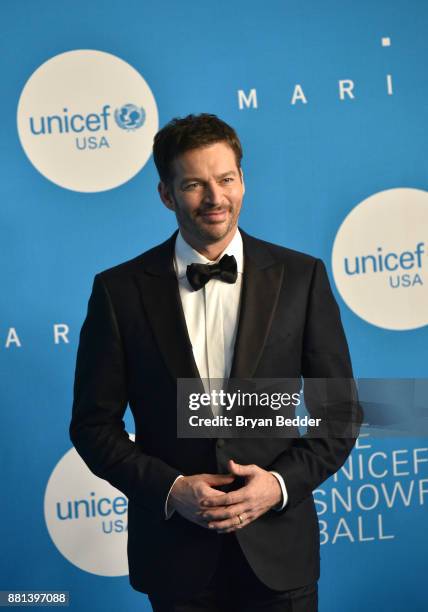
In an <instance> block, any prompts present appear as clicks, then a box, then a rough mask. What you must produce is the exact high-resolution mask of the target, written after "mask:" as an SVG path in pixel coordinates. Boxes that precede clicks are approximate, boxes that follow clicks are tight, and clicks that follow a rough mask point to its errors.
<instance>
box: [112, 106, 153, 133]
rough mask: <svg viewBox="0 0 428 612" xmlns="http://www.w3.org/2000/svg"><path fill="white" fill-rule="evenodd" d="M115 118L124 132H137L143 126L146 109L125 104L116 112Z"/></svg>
mask: <svg viewBox="0 0 428 612" xmlns="http://www.w3.org/2000/svg"><path fill="white" fill-rule="evenodd" d="M114 118H115V121H116V123H117V125H118V126H119V127H120V128H122V129H123V130H136V129H138V128H140V127H141V126H142V125H143V123H144V121H145V119H146V113H145V112H144V108H141V107H139V106H135V104H124V105H123V106H121V107H120V108H118V109H117V110H115V112H114Z"/></svg>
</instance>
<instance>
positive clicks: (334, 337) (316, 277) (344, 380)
mask: <svg viewBox="0 0 428 612" xmlns="http://www.w3.org/2000/svg"><path fill="white" fill-rule="evenodd" d="M302 376H303V378H304V380H305V379H308V380H307V382H305V387H306V386H307V383H308V385H309V386H310V385H311V384H312V385H313V386H315V387H316V385H317V381H311V379H321V378H322V379H330V378H331V379H340V380H338V381H337V385H336V386H335V385H334V381H331V382H330V386H331V387H334V388H335V389H336V395H338V392H337V389H338V388H339V387H341V391H340V395H341V397H342V398H344V399H343V402H342V405H341V406H336V410H337V412H336V413H338V414H339V419H340V420H341V421H342V423H343V424H344V427H346V430H345V431H346V432H352V433H351V434H349V435H352V437H345V436H343V437H334V435H328V432H325V433H326V435H325V437H322V438H316V437H308V436H307V435H305V436H302V437H301V438H297V439H296V440H294V441H293V445H292V446H291V448H290V450H288V451H286V452H284V453H282V454H281V455H279V457H278V458H277V459H276V460H275V461H274V462H273V464H272V465H270V466H269V469H270V470H275V471H277V472H279V473H280V474H281V475H282V477H283V478H284V481H285V484H286V487H287V492H288V503H287V506H286V508H285V509H284V511H286V510H287V507H293V506H296V505H297V504H299V503H300V502H301V501H303V500H304V499H305V498H306V497H308V496H309V495H311V493H312V491H313V490H314V489H316V488H317V487H318V486H319V485H320V484H321V483H322V482H323V481H324V480H326V479H327V478H328V477H329V476H331V475H332V474H334V473H335V472H337V470H338V469H339V468H340V467H341V466H342V465H343V464H344V463H345V461H346V459H347V457H348V455H349V454H350V452H351V450H352V448H353V446H354V444H355V440H356V437H357V435H358V429H359V425H360V424H361V421H362V411H361V407H360V406H359V404H358V401H356V395H355V386H354V383H353V379H352V376H353V374H352V366H351V359H350V356H349V351H348V345H347V342H346V338H345V333H344V331H343V327H342V323H341V319H340V313H339V308H338V306H337V303H336V300H335V299H334V296H333V293H332V291H331V288H330V284H329V281H328V276H327V272H326V269H325V266H324V264H323V263H322V261H320V260H317V262H316V264H315V268H314V272H313V277H312V282H311V289H310V295H309V302H308V307H307V313H306V324H305V331H304V339H303V352H302ZM344 388H345V389H347V391H345V394H344V393H343V389H344ZM308 409H309V411H311V407H310V406H308ZM316 416H320V414H317V415H316ZM345 421H346V422H345ZM337 423H338V421H336V427H337ZM324 431H325V430H324ZM334 431H337V429H335V430H334ZM312 435H313V434H312ZM346 436H348V433H346Z"/></svg>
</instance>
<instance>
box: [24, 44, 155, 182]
mask: <svg viewBox="0 0 428 612" xmlns="http://www.w3.org/2000/svg"><path fill="white" fill-rule="evenodd" d="M17 123H18V134H19V138H20V141H21V144H22V147H23V149H24V151H25V153H26V154H27V156H28V159H29V160H30V161H31V163H32V164H33V165H34V166H35V168H37V170H38V171H39V172H40V173H41V174H43V176H45V177H46V178H47V179H49V180H50V181H52V182H53V183H56V184H57V185H59V186H60V187H65V188H66V189H71V190H73V191H83V192H95V191H106V190H107V189H113V188H114V187H118V186H119V185H122V184H123V183H125V182H126V181H129V179H131V178H132V177H133V176H135V175H136V174H137V172H139V171H140V170H141V168H142V167H143V166H144V164H145V163H146V162H147V160H148V159H149V157H150V155H151V152H152V144H153V137H154V135H155V134H156V132H157V130H158V110H157V106H156V102H155V99H154V97H153V94H152V92H151V90H150V87H149V86H148V85H147V83H146V81H145V80H144V79H143V77H142V76H141V75H140V74H139V73H138V72H137V71H136V70H135V69H134V68H133V67H132V66H130V65H129V64H127V63H126V62H124V61H123V60H121V59H120V58H118V57H116V56H115V55H111V54H110V53H104V52H102V51H94V50H76V51H68V52H67V53H61V54H60V55H56V56H55V57H52V58H51V59H49V60H48V61H47V62H45V63H44V64H42V65H41V66H39V68H37V70H36V71H35V72H34V73H33V74H32V75H31V77H30V78H29V79H28V81H27V83H26V84H25V86H24V89H23V90H22V94H21V97H20V99H19V103H18V115H17Z"/></svg>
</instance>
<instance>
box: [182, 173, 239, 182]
mask: <svg viewBox="0 0 428 612" xmlns="http://www.w3.org/2000/svg"><path fill="white" fill-rule="evenodd" d="M231 174H232V175H233V176H237V174H238V173H237V172H236V170H229V171H228V172H223V173H222V174H218V175H217V176H216V177H215V178H216V179H217V180H221V179H223V178H226V176H230V175H231ZM192 181H198V182H199V183H203V182H204V180H203V179H201V178H198V177H197V176H186V177H185V178H184V179H183V180H182V181H181V183H180V185H184V183H189V182H192Z"/></svg>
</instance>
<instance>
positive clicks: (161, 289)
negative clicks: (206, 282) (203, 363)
mask: <svg viewBox="0 0 428 612" xmlns="http://www.w3.org/2000/svg"><path fill="white" fill-rule="evenodd" d="M176 235H177V232H176V233H175V234H174V235H173V236H171V238H170V239H169V240H167V241H166V242H164V243H163V244H161V245H159V246H158V247H155V248H154V249H152V250H151V251H149V252H148V253H146V255H145V257H144V260H143V266H142V269H141V272H139V273H138V274H136V275H135V276H136V280H137V283H138V285H139V288H140V293H141V299H142V302H143V306H144V310H145V313H146V315H147V318H148V320H149V323H150V326H151V328H152V330H153V333H154V336H155V338H156V342H157V344H158V346H159V349H160V351H161V353H162V356H163V358H164V360H165V363H166V364H167V367H168V369H169V371H170V372H171V375H172V377H173V378H174V379H176V378H199V372H198V368H197V366H196V363H195V359H194V357H193V351H192V345H191V343H190V338H189V334H188V331H187V327H186V321H185V318H184V312H183V308H182V305H181V299H180V293H179V289H178V282H177V277H176V274H175V271H174V265H173V255H174V245H175V238H176Z"/></svg>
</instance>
